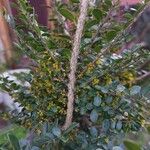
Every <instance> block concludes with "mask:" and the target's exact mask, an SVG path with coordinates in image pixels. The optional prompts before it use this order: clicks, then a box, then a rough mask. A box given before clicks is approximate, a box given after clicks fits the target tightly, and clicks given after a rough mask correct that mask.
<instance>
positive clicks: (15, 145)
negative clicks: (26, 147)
mask: <svg viewBox="0 0 150 150" xmlns="http://www.w3.org/2000/svg"><path fill="white" fill-rule="evenodd" d="M7 137H8V140H9V142H10V144H11V146H12V148H13V150H21V148H20V145H19V140H18V138H17V137H16V136H15V135H13V134H10V133H9V134H7Z"/></svg>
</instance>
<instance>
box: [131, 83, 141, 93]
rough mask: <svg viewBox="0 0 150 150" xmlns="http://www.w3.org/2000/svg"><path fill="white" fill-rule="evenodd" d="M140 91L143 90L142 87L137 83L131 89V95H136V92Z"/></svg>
mask: <svg viewBox="0 0 150 150" xmlns="http://www.w3.org/2000/svg"><path fill="white" fill-rule="evenodd" d="M140 91H141V87H140V86H137V85H135V86H133V87H132V88H131V89H130V94H131V95H136V94H138V93H140Z"/></svg>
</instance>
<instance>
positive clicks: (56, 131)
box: [52, 127, 61, 137]
mask: <svg viewBox="0 0 150 150" xmlns="http://www.w3.org/2000/svg"><path fill="white" fill-rule="evenodd" d="M52 133H53V134H54V135H55V136H57V137H60V136H61V130H60V128H58V127H54V128H53V129H52Z"/></svg>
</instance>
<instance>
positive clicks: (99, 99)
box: [93, 96, 102, 107]
mask: <svg viewBox="0 0 150 150" xmlns="http://www.w3.org/2000/svg"><path fill="white" fill-rule="evenodd" d="M101 102H102V100H101V98H100V97H99V96H96V97H94V102H93V104H94V105H95V106H97V107H98V106H100V105H101Z"/></svg>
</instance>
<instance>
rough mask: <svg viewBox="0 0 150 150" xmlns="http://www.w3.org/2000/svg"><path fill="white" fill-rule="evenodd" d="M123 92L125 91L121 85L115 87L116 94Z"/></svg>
mask: <svg viewBox="0 0 150 150" xmlns="http://www.w3.org/2000/svg"><path fill="white" fill-rule="evenodd" d="M124 90H125V86H123V85H121V84H119V85H117V89H116V91H117V92H123V91H124Z"/></svg>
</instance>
